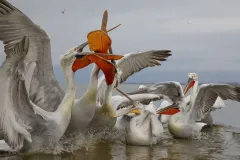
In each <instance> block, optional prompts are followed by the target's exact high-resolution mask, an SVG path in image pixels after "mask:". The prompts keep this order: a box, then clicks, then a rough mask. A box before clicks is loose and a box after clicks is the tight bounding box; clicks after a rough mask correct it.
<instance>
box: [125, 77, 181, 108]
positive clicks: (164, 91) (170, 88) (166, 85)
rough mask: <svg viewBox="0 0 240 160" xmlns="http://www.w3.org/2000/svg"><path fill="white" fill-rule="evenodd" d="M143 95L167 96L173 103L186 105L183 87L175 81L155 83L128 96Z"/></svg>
mask: <svg viewBox="0 0 240 160" xmlns="http://www.w3.org/2000/svg"><path fill="white" fill-rule="evenodd" d="M143 93H145V94H156V95H159V94H160V95H165V96H166V97H168V99H171V100H172V102H173V103H184V99H183V98H184V94H183V90H182V86H181V84H180V83H179V82H175V81H168V82H159V83H155V84H152V85H149V86H147V87H145V88H142V89H138V90H136V91H134V92H130V93H127V94H129V95H134V94H143Z"/></svg>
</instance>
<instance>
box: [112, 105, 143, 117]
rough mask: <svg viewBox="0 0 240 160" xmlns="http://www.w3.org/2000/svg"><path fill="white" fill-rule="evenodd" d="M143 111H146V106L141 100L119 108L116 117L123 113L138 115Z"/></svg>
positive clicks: (132, 115) (131, 115)
mask: <svg viewBox="0 0 240 160" xmlns="http://www.w3.org/2000/svg"><path fill="white" fill-rule="evenodd" d="M143 112H144V106H143V105H142V104H141V103H139V102H135V105H134V106H133V105H131V106H128V107H124V108H121V109H119V110H117V111H116V115H115V117H120V116H123V115H127V116H130V117H134V116H136V115H141V114H142V113H143Z"/></svg>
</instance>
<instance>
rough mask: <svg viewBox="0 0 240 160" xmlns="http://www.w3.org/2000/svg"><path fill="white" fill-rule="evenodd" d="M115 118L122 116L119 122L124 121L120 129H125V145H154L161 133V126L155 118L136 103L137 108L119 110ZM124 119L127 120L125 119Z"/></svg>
mask: <svg viewBox="0 0 240 160" xmlns="http://www.w3.org/2000/svg"><path fill="white" fill-rule="evenodd" d="M122 110H123V111H122ZM123 114H124V115H123ZM122 115H123V116H122ZM116 116H117V117H119V116H122V118H121V120H120V122H121V121H124V120H126V121H125V122H124V123H123V124H124V125H122V126H121V127H124V128H125V131H126V136H125V138H126V143H127V144H131V145H152V144H156V143H157V140H158V139H159V138H160V137H161V135H162V133H163V126H162V124H161V122H160V121H159V120H158V118H157V116H156V115H155V114H154V113H151V112H150V111H148V110H146V109H145V108H144V106H143V105H141V104H140V103H138V105H137V108H136V107H133V108H132V107H131V106H129V107H127V108H122V109H119V110H118V111H117V113H116ZM126 117H129V118H128V119H126ZM119 124H120V123H119Z"/></svg>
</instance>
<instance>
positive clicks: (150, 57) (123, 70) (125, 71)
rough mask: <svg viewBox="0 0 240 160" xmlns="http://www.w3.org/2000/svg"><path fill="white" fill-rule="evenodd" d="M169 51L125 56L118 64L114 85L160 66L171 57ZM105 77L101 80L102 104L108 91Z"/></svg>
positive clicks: (99, 95)
mask: <svg viewBox="0 0 240 160" xmlns="http://www.w3.org/2000/svg"><path fill="white" fill-rule="evenodd" d="M170 52H171V51H169V50H151V51H146V52H139V53H129V54H126V55H124V57H123V58H122V59H120V60H119V61H118V62H117V68H118V74H117V76H116V77H115V81H114V85H115V84H116V83H117V84H121V83H123V82H125V81H126V80H127V78H128V77H130V76H131V75H133V74H134V73H136V72H139V71H141V70H142V69H144V68H147V67H153V66H160V65H161V63H160V62H159V61H166V59H167V58H168V57H169V56H171V54H170ZM106 87H107V85H106V82H105V77H104V76H102V77H100V79H99V85H98V94H97V97H98V98H97V99H98V101H99V102H100V103H102V101H103V99H104V95H105V90H106Z"/></svg>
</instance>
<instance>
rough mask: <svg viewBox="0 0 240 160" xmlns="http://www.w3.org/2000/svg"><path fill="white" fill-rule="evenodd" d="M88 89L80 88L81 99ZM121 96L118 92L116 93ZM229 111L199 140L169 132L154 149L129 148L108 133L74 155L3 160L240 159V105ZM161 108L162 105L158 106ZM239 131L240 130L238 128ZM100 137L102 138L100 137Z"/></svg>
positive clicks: (230, 105) (91, 139) (86, 143)
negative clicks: (173, 135) (174, 135)
mask: <svg viewBox="0 0 240 160" xmlns="http://www.w3.org/2000/svg"><path fill="white" fill-rule="evenodd" d="M138 86H139V85H133V84H124V85H121V86H120V88H121V89H122V90H124V91H125V92H128V91H132V90H135V89H136V88H137V87H138ZM86 88H87V86H86V85H80V86H78V96H81V95H82V93H83V92H84V91H85V89H86ZM114 94H117V92H114ZM225 104H226V107H225V108H223V109H221V110H218V111H215V112H214V113H213V119H214V121H215V125H214V127H212V128H204V129H203V130H202V135H201V136H200V137H198V138H196V139H191V140H190V139H174V138H172V136H171V134H170V133H169V132H168V130H167V128H165V134H164V137H162V138H161V139H160V140H159V142H158V144H157V145H154V146H130V145H125V143H124V142H123V141H122V139H124V138H123V137H121V136H119V137H118V136H117V135H116V134H115V133H107V136H106V137H107V138H106V137H105V138H102V137H101V138H97V137H94V136H92V137H91V136H90V137H88V139H87V138H83V139H84V141H81V145H82V147H80V148H79V149H78V150H77V151H74V152H73V153H62V154H60V155H44V154H34V155H15V156H7V157H6V156H5V157H1V158H0V159H11V160H15V159H19V160H20V159H29V160H30V159H33V160H42V159H44V160H75V159H81V160H88V159H89V160H90V159H94V160H95V159H96V160H110V159H111V160H122V159H123V160H124V159H127V160H159V159H173V160H175V159H176V160H178V159H181V160H188V159H189V160H193V159H202V160H205V159H218V160H221V159H240V124H239V121H240V117H239V113H240V106H239V103H237V102H232V101H225ZM156 105H159V102H158V103H156ZM238 127H239V128H238ZM97 136H99V135H97Z"/></svg>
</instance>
